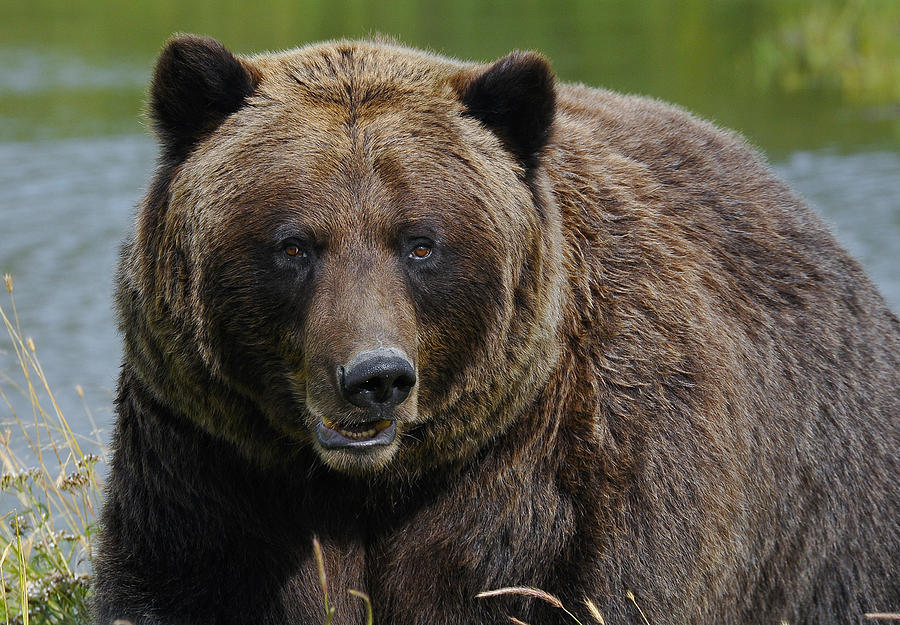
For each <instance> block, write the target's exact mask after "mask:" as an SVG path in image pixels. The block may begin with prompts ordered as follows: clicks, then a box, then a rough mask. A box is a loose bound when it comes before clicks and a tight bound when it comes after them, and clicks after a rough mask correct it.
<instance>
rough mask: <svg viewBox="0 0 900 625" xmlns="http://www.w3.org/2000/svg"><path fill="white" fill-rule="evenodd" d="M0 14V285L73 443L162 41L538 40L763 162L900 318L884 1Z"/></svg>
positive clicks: (196, 7)
mask: <svg viewBox="0 0 900 625" xmlns="http://www.w3.org/2000/svg"><path fill="white" fill-rule="evenodd" d="M0 16H2V19H0V273H9V274H11V275H12V276H13V278H14V279H15V285H16V287H15V297H16V304H17V308H18V315H19V318H20V319H21V323H22V326H23V328H24V330H25V332H26V334H27V335H29V336H32V337H33V338H34V342H35V344H36V347H37V353H38V355H39V357H40V360H41V362H42V364H43V367H44V370H45V372H46V375H47V378H48V380H49V382H50V384H51V387H52V388H53V389H54V390H55V393H56V399H57V401H58V403H59V404H60V407H61V408H62V410H63V411H64V412H65V413H66V415H67V417H68V419H69V420H70V422H71V423H72V425H73V427H74V428H75V429H76V430H77V431H79V432H83V433H87V432H89V431H90V430H91V429H92V427H93V426H91V425H90V419H88V417H87V414H86V411H85V408H84V404H86V405H87V406H88V407H89V408H90V410H91V411H92V412H93V414H94V416H95V417H96V421H97V423H98V425H99V426H100V428H101V429H106V430H108V428H109V425H110V423H111V414H112V400H113V392H114V391H113V389H114V387H115V378H116V375H117V371H118V366H119V359H120V347H119V337H118V336H117V334H116V329H115V321H114V314H113V312H112V306H111V295H112V281H113V276H114V271H115V265H116V258H117V248H118V244H119V241H120V240H121V238H122V236H123V235H124V233H125V232H126V230H127V229H128V227H129V224H130V222H131V219H132V217H133V207H134V205H135V203H136V202H137V201H138V199H139V197H140V195H141V192H142V189H143V188H144V186H145V185H146V183H147V180H148V178H149V176H150V173H151V171H152V168H153V163H154V158H155V146H154V144H153V140H152V137H151V136H150V133H149V130H148V128H147V123H146V121H144V120H143V118H142V116H141V112H142V109H143V102H144V99H145V94H146V91H145V89H146V83H147V81H148V79H149V76H150V72H151V69H152V64H153V61H154V58H155V55H156V54H157V53H158V51H159V49H160V46H161V45H162V44H163V42H164V41H165V40H166V38H167V37H169V36H170V35H171V34H172V33H174V32H197V33H203V34H208V35H212V36H215V37H217V38H218V39H220V40H221V41H222V42H223V43H225V44H226V45H227V46H228V47H229V48H231V49H232V50H234V51H236V52H244V53H250V52H258V51H264V50H277V49H283V48H290V47H294V46H297V45H300V44H303V43H305V42H310V41H316V40H321V39H327V38H338V37H365V36H370V35H373V34H384V35H389V36H394V37H396V38H397V39H398V40H399V41H401V42H404V43H407V44H410V45H413V46H417V47H423V48H428V49H432V50H435V51H438V52H441V53H444V54H447V55H451V56H455V57H458V58H463V59H471V60H489V59H493V58H496V57H499V56H502V55H503V54H505V53H506V52H508V51H509V50H512V49H516V48H525V49H535V50H538V51H540V52H542V53H544V54H545V55H546V56H547V57H548V58H550V59H551V61H552V63H553V66H554V68H555V70H556V72H557V74H558V76H559V77H560V79H561V80H564V81H574V82H583V83H586V84H590V85H600V86H605V87H609V88H613V89H616V90H620V91H626V92H632V93H640V94H646V95H651V96H654V97H657V98H661V99H664V100H669V101H672V102H676V103H678V104H680V105H682V106H683V107H685V108H687V109H690V110H692V111H694V112H696V113H698V114H700V115H701V116H703V117H706V118H709V119H712V120H714V121H716V122H717V123H719V124H720V125H722V126H726V127H730V128H734V129H737V130H739V131H740V132H742V133H743V134H744V135H745V136H746V137H747V138H748V139H749V140H750V141H751V142H752V143H753V144H754V145H756V146H758V147H759V148H760V149H761V150H763V151H764V152H765V153H766V155H767V156H768V158H769V159H770V161H771V162H772V163H773V164H774V166H775V169H776V170H777V171H778V173H779V174H780V175H781V176H782V177H783V178H784V179H786V180H787V181H788V182H789V183H791V184H792V185H793V186H794V188H796V189H797V190H798V191H800V192H801V193H802V194H804V195H805V197H806V198H808V199H809V201H810V202H811V203H812V204H813V205H814V206H815V207H816V208H817V209H818V210H819V212H820V213H821V214H822V215H824V217H825V218H826V219H827V220H828V221H829V222H831V223H832V225H833V228H834V230H835V232H836V234H837V236H838V238H839V239H840V240H841V241H842V242H843V243H844V244H845V245H846V247H848V248H849V249H850V251H851V252H852V253H853V254H854V255H855V256H856V257H857V258H859V259H860V260H861V261H862V262H863V264H864V265H865V266H866V267H867V268H868V270H869V272H870V274H871V276H872V277H873V278H874V280H875V282H876V283H877V284H878V285H879V287H880V288H881V290H882V293H883V294H884V295H885V297H886V298H887V300H888V301H889V303H890V305H891V306H892V307H893V309H894V310H895V311H898V310H900V271H898V260H900V3H898V2H895V1H892V0H850V1H838V0H821V1H808V2H799V1H794V0H758V1H750V0H685V1H683V2H678V3H675V2H670V1H669V0H645V1H635V0H593V1H587V0H555V1H553V2H549V1H547V2H544V1H524V0H522V1H516V2H505V3H499V2H498V3H491V2H485V1H484V0H456V1H444V0H406V1H399V2H387V1H375V2H364V1H362V0H332V1H328V2H310V1H304V0H294V1H291V2H288V1H285V0H276V1H273V2H268V3H250V2H241V1H232V2H226V3H208V2H201V1H200V0H161V1H157V2H153V3H142V2H138V3H130V2H118V1H113V0H79V2H69V1H63V0H0ZM0 297H2V298H4V299H0V305H2V306H3V307H4V310H7V311H9V302H8V300H7V299H5V293H0ZM16 366H17V365H16V362H15V357H14V353H13V350H12V345H11V342H10V340H9V338H8V337H7V336H6V333H5V332H0V390H3V391H4V394H5V395H6V396H7V397H8V399H9V403H8V404H6V403H3V402H0V430H2V429H3V428H4V425H3V424H5V423H8V422H9V421H10V419H11V414H12V411H18V412H19V413H20V415H22V416H26V415H27V416H28V418H30V410H31V409H30V407H29V405H28V402H27V400H26V399H25V398H24V397H21V396H20V394H19V393H18V392H17V391H16V389H15V388H14V382H15V380H17V379H18V378H17V372H16ZM76 385H80V386H81V387H82V388H83V389H84V394H85V397H84V402H83V401H82V399H81V398H80V397H79V396H78V394H77V393H76V391H75V387H76ZM20 399H21V402H20V401H19V400H20ZM0 434H2V431H0Z"/></svg>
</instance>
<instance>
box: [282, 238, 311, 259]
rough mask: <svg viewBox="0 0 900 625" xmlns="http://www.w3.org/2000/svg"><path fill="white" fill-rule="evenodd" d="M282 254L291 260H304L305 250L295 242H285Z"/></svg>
mask: <svg viewBox="0 0 900 625" xmlns="http://www.w3.org/2000/svg"><path fill="white" fill-rule="evenodd" d="M282 249H283V250H284V253H285V254H287V255H288V256H290V257H292V258H306V256H307V254H306V250H304V249H303V248H302V247H300V244H299V243H297V242H296V241H285V242H284V243H283V245H282Z"/></svg>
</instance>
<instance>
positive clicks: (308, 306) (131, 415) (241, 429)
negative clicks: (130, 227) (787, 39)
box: [96, 37, 900, 625]
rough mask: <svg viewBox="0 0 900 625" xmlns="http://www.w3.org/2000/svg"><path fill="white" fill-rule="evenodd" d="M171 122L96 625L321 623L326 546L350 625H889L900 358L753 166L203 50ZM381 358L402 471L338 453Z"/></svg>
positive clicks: (429, 58)
mask: <svg viewBox="0 0 900 625" xmlns="http://www.w3.org/2000/svg"><path fill="white" fill-rule="evenodd" d="M151 107H152V110H151V113H152V115H153V117H154V120H155V122H156V128H157V132H158V135H159V137H160V142H161V146H162V148H161V159H160V165H159V169H158V171H157V174H156V177H155V179H154V181H153V183H152V185H151V186H150V190H149V191H148V193H147V196H146V198H145V199H144V201H143V203H142V205H141V208H140V213H139V215H138V220H137V224H136V228H135V231H134V233H133V235H132V237H131V238H130V239H129V240H128V241H126V243H125V245H124V246H123V253H122V263H121V268H120V274H119V288H118V296H117V303H118V307H119V311H120V317H121V328H122V332H123V335H124V339H125V359H124V365H123V369H122V376H121V381H120V386H119V398H118V423H117V429H116V433H115V439H114V448H115V455H114V459H113V462H112V467H111V472H110V477H109V485H108V495H107V500H106V504H105V508H104V513H103V534H102V542H101V547H100V552H99V554H98V556H97V558H96V573H97V620H98V623H101V624H102V625H109V624H110V623H112V621H114V620H115V619H127V620H130V621H132V622H134V623H135V624H136V625H155V624H160V625H162V624H165V625H169V624H191V625H199V624H204V623H210V624H212V623H215V624H217V625H221V624H224V623H236V624H237V623H240V624H245V623H257V624H260V625H275V624H279V625H280V624H287V623H321V622H323V620H324V616H323V615H324V608H323V597H322V593H321V591H320V589H319V587H318V580H317V574H316V565H315V559H314V556H313V550H312V539H313V537H318V538H319V540H320V541H321V543H322V546H323V550H324V556H325V569H326V571H327V574H328V580H329V581H328V583H329V601H330V602H331V604H332V605H333V606H335V607H336V609H337V612H336V616H335V623H363V622H364V617H365V612H364V606H363V604H362V602H360V601H359V600H358V599H356V598H354V597H352V596H350V595H348V594H347V592H346V591H347V590H348V589H357V590H360V591H364V592H366V593H368V595H369V596H370V597H371V599H372V603H373V605H374V608H375V615H376V622H377V623H379V624H380V625H414V624H422V625H425V624H428V625H441V624H444V625H451V624H453V625H464V624H466V625H468V624H475V623H506V622H508V617H509V616H514V617H517V618H519V619H522V620H523V621H526V622H529V623H532V624H533V625H543V624H553V623H559V624H562V623H569V622H570V621H569V620H568V617H566V615H565V614H564V613H563V612H562V611H560V610H558V609H557V608H555V607H553V606H551V605H549V604H547V603H544V602H542V601H540V600H537V599H534V598H531V597H527V596H516V595H503V596H499V597H491V598H484V599H476V598H475V595H476V594H477V593H479V592H480V591H483V590H488V589H493V588H499V587H504V586H533V587H538V588H541V589H543V590H545V591H548V592H551V593H554V594H556V595H557V596H559V597H560V598H561V599H562V601H563V603H564V604H566V606H567V607H568V609H569V610H570V611H571V612H573V613H574V614H576V615H577V616H578V617H579V618H580V619H581V621H582V622H584V623H588V622H592V619H591V617H590V616H589V613H588V611H587V608H586V607H585V604H584V600H585V599H589V600H591V601H593V602H594V604H596V606H597V607H598V608H599V610H600V612H601V613H602V614H603V616H604V617H605V619H606V622H607V623H611V624H616V625H620V624H625V623H642V622H643V617H642V616H641V615H640V612H639V609H640V610H642V611H643V613H644V614H645V615H646V618H647V619H649V621H650V622H652V623H680V624H689V623H715V624H717V625H728V624H734V625H737V624H743V623H757V622H758V623H777V622H780V621H786V622H788V623H791V624H804V623H806V624H813V623H815V624H818V625H824V624H828V623H847V622H856V621H857V620H859V619H860V618H861V616H860V615H861V614H862V613H863V612H865V611H889V610H895V611H897V610H900V566H898V563H900V525H898V521H897V511H898V510H900V395H898V392H897V389H898V388H900V323H898V321H897V319H896V318H895V317H894V316H893V315H892V314H891V312H890V311H889V310H888V309H887V307H886V306H885V304H884V302H883V300H882V298H881V297H880V296H879V294H878V293H877V292H876V290H875V289H874V288H873V286H872V285H871V284H870V282H869V281H868V280H867V279H866V277H865V276H864V275H863V273H862V271H861V269H860V267H859V265H858V264H857V263H856V262H855V261H853V260H852V259H850V258H849V257H848V256H847V254H846V253H845V252H844V251H843V250H842V249H840V247H839V246H838V245H837V244H836V243H835V241H834V239H833V238H832V236H831V235H830V234H829V233H828V231H827V229H826V228H825V227H824V226H823V225H822V223H821V222H820V221H819V220H818V218H816V217H815V216H814V215H813V213H812V212H811V211H810V210H809V209H808V208H807V207H806V205H805V204H804V203H803V202H802V201H801V200H800V199H799V198H798V197H797V196H796V195H794V194H793V193H791V192H790V191H789V190H788V189H786V188H785V187H784V185H783V184H781V183H780V182H779V181H777V180H776V179H775V178H774V177H773V176H772V174H771V172H770V171H769V170H768V168H767V167H766V166H765V165H764V164H763V163H762V161H761V160H760V158H759V157H758V156H757V155H756V154H755V153H754V152H753V151H752V150H750V149H749V148H748V147H747V146H746V145H745V144H744V143H743V141H742V140H741V139H740V138H738V137H736V136H734V135H731V134H729V133H726V132H723V131H721V130H719V129H717V128H715V127H713V126H711V125H709V124H707V123H704V122H702V121H699V120H697V119H695V118H693V117H691V116H690V115H688V114H686V113H684V112H682V111H680V110H678V109H675V108H673V107H671V106H668V105H665V104H661V103H658V102H654V101H650V100H645V99H640V98H634V97H626V96H621V95H617V94H614V93H610V92H606V91H600V90H594V89H588V88H585V87H580V86H573V85H562V84H556V83H555V81H554V78H553V75H552V72H551V71H550V68H549V66H548V64H547V62H546V61H545V60H543V59H542V58H541V57H539V56H537V55H534V54H530V53H514V54H512V55H510V56H508V57H506V58H505V59H501V60H500V61H498V62H497V63H495V64H492V65H470V64H464V63H459V62H457V61H454V60H450V59H446V58H442V57H438V56H434V55H431V54H427V53H423V52H418V51H414V50H409V49H405V48H402V47H398V46H394V45H392V44H388V43H383V42H378V43H368V42H336V43H326V44H322V45H315V46H310V47H305V48H301V49H298V50H293V51H290V52H286V53H281V54H269V55H261V56H258V57H251V58H242V59H238V58H236V57H234V56H232V55H231V54H230V53H229V52H228V51H227V50H225V49H224V48H223V47H222V46H221V45H220V44H218V43H217V42H214V41H212V40H209V39H203V38H198V37H182V38H178V39H175V40H173V41H171V42H170V43H169V44H168V47H167V48H166V50H165V51H164V52H163V54H162V55H161V57H160V60H159V63H158V65H157V69H156V74H155V76H154V81H153V87H152V92H151ZM420 247H421V248H422V249H425V248H427V250H428V254H427V255H425V254H424V252H423V253H422V256H423V258H419V257H417V256H415V255H414V251H415V250H417V249H419V248H420ZM385 347H387V348H390V349H392V350H395V351H394V352H392V353H399V354H404V355H405V357H408V359H409V362H410V364H411V365H412V366H413V368H414V370H415V374H416V384H415V386H414V387H413V388H412V390H411V392H410V394H409V397H408V398H407V399H406V400H405V401H403V402H402V403H400V404H399V405H397V406H395V407H393V408H392V409H391V410H392V412H390V413H386V414H388V417H389V418H390V419H391V421H392V422H393V423H395V424H396V428H397V430H396V431H397V434H396V439H395V440H393V442H391V443H390V444H385V445H379V446H375V447H370V448H367V449H366V450H365V451H363V452H357V451H352V450H348V449H343V448H329V447H327V446H323V445H322V444H321V443H320V441H319V440H318V439H317V436H316V431H317V429H316V428H317V427H321V424H322V423H324V421H323V419H326V420H327V419H330V420H332V421H338V422H341V423H351V422H353V421H354V420H355V419H361V418H363V417H362V416H361V415H362V413H361V412H360V411H361V409H360V408H359V407H357V406H355V405H351V404H350V403H348V402H347V401H345V400H344V399H342V396H341V395H340V393H339V392H338V391H337V388H338V387H339V386H340V384H341V383H342V380H343V368H342V367H343V365H344V364H345V363H348V362H349V361H350V360H352V359H353V358H354V357H356V355H358V354H361V353H366V351H367V350H373V349H379V348H385ZM335 372H337V374H336V373H335ZM336 376H337V377H336ZM379 414H381V413H379ZM632 597H633V598H632Z"/></svg>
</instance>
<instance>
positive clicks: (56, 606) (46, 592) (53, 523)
mask: <svg viewBox="0 0 900 625" xmlns="http://www.w3.org/2000/svg"><path fill="white" fill-rule="evenodd" d="M3 281H4V284H5V286H6V290H7V292H8V294H9V302H10V305H9V309H8V310H9V313H7V309H5V308H4V307H3V306H0V320H2V322H3V326H4V327H5V329H6V332H7V334H8V335H9V339H10V343H11V346H12V354H11V355H12V356H13V357H14V364H13V365H12V369H11V370H6V369H5V368H3V367H5V366H6V363H5V362H4V363H0V399H2V401H3V404H5V406H6V409H7V411H8V414H3V413H2V412H0V415H2V416H0V468H2V474H0V513H2V516H0V596H2V597H3V602H2V611H0V623H5V624H7V625H11V624H14V623H15V624H18V623H21V624H23V625H28V624H29V623H31V624H38V625H40V624H44V623H47V624H50V623H87V622H88V616H89V615H88V602H89V596H90V579H91V578H90V574H91V573H90V572H91V556H92V552H93V550H92V543H93V539H94V536H95V534H96V527H97V524H96V519H97V512H98V510H99V504H100V495H101V484H100V480H99V478H98V475H97V465H98V463H99V462H100V461H101V456H102V454H103V452H102V448H103V447H102V445H101V443H100V442H99V440H95V439H91V438H88V437H84V436H79V435H76V434H75V433H74V432H73V431H72V428H71V427H70V426H69V423H68V421H67V420H66V418H65V416H64V415H63V413H62V411H61V410H60V408H59V405H58V403H57V401H56V397H55V395H54V393H53V391H52V390H51V388H50V385H49V383H48V382H47V378H46V376H45V374H44V370H43V368H42V367H41V364H40V361H39V360H38V357H37V350H36V347H35V344H34V341H33V340H32V339H31V338H29V337H26V335H25V334H24V333H23V332H22V328H21V326H20V324H19V317H18V313H17V311H16V306H15V299H14V296H13V280H12V277H11V276H9V275H8V274H7V275H5V276H4V277H3ZM76 392H77V393H78V394H79V395H80V396H81V397H82V400H83V399H84V394H83V392H82V391H81V389H80V388H77V389H76ZM7 393H15V394H19V395H21V396H22V397H23V398H25V399H26V400H27V405H28V412H29V414H28V415H21V414H18V413H17V412H16V409H15V405H16V404H17V403H20V402H18V401H13V397H11V396H10V395H8V394H7ZM88 417H89V418H90V419H91V420H93V417H92V416H91V414H90V412H88ZM94 432H96V427H94Z"/></svg>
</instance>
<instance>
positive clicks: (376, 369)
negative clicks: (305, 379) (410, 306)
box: [338, 348, 416, 408]
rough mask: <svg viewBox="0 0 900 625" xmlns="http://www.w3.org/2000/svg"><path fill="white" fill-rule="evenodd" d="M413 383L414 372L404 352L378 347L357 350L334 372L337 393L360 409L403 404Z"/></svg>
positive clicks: (414, 379)
mask: <svg viewBox="0 0 900 625" xmlns="http://www.w3.org/2000/svg"><path fill="white" fill-rule="evenodd" d="M415 384H416V372H415V370H414V369H413V366H412V363H411V362H410V361H409V358H407V357H406V354H404V353H403V352H401V351H400V350H398V349H392V348H380V349H374V350H371V351H366V352H361V353H360V354H357V356H356V357H355V358H354V359H353V360H352V361H350V364H348V365H347V366H345V367H341V368H340V369H339V371H338V385H339V386H340V390H341V396H342V397H343V398H344V399H345V400H347V401H348V402H350V403H351V404H353V405H354V406H359V407H360V408H374V407H384V408H386V407H389V406H396V405H397V404H401V403H403V401H405V400H406V398H407V397H408V396H409V392H410V391H411V390H412V387H413V386H415Z"/></svg>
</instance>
